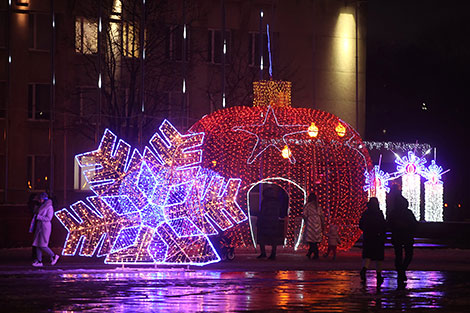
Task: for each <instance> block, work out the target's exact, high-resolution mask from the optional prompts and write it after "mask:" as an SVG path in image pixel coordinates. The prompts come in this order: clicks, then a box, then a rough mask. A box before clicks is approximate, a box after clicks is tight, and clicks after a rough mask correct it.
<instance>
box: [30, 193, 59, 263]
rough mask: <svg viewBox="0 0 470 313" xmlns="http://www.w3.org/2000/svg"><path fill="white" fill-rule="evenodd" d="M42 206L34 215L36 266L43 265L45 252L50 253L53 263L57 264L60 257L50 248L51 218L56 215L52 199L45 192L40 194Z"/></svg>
mask: <svg viewBox="0 0 470 313" xmlns="http://www.w3.org/2000/svg"><path fill="white" fill-rule="evenodd" d="M38 200H39V203H40V207H39V209H38V213H37V214H35V215H34V217H33V219H36V226H35V230H34V240H33V247H36V251H37V260H35V261H34V262H33V266H34V267H41V266H43V263H42V255H43V253H45V254H47V255H49V257H50V258H51V265H55V264H56V263H57V260H58V259H59V255H57V254H55V253H54V252H53V251H52V250H51V249H50V248H49V238H50V236H51V229H52V225H51V220H52V218H53V217H54V208H53V207H52V200H50V199H49V198H48V196H47V193H45V192H43V193H41V194H40V195H39V199H38Z"/></svg>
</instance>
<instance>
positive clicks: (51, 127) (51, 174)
mask: <svg viewBox="0 0 470 313" xmlns="http://www.w3.org/2000/svg"><path fill="white" fill-rule="evenodd" d="M51 36H52V38H51V51H50V54H51V98H50V112H49V154H50V156H49V161H50V169H49V170H50V172H49V180H48V182H49V193H50V196H51V197H52V196H53V194H54V164H55V163H54V119H55V70H54V68H55V12H54V0H51Z"/></svg>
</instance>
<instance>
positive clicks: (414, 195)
mask: <svg viewBox="0 0 470 313" xmlns="http://www.w3.org/2000/svg"><path fill="white" fill-rule="evenodd" d="M396 156H397V158H396V159H395V163H396V164H397V172H398V174H399V175H400V176H402V192H401V193H402V195H403V197H405V198H406V199H407V200H408V208H409V209H410V210H411V211H412V212H413V214H414V215H415V217H416V219H417V220H419V217H420V197H421V189H420V188H421V175H422V174H423V173H424V164H425V163H426V159H425V158H424V157H422V158H418V157H417V156H416V155H415V154H414V153H413V152H412V151H408V155H407V156H404V157H403V158H401V157H399V156H398V155H396Z"/></svg>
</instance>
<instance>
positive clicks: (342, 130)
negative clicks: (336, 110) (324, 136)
mask: <svg viewBox="0 0 470 313" xmlns="http://www.w3.org/2000/svg"><path fill="white" fill-rule="evenodd" d="M335 131H336V133H337V134H338V136H340V137H344V136H345V135H346V127H344V126H343V124H341V123H338V126H336V128H335Z"/></svg>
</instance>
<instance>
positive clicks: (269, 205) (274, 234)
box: [257, 187, 284, 260]
mask: <svg viewBox="0 0 470 313" xmlns="http://www.w3.org/2000/svg"><path fill="white" fill-rule="evenodd" d="M283 206H284V204H283V201H281V199H280V198H279V193H278V192H277V191H276V189H274V188H272V187H268V188H266V189H265V190H264V191H263V200H262V201H261V210H260V214H259V216H258V221H257V229H258V244H259V245H260V250H261V254H260V255H259V256H258V258H265V257H266V245H271V246H272V250H271V255H270V256H269V259H270V260H274V259H276V250H277V246H278V245H282V244H283V243H284V228H283V224H282V219H281V218H280V216H281V213H282V210H283Z"/></svg>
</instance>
